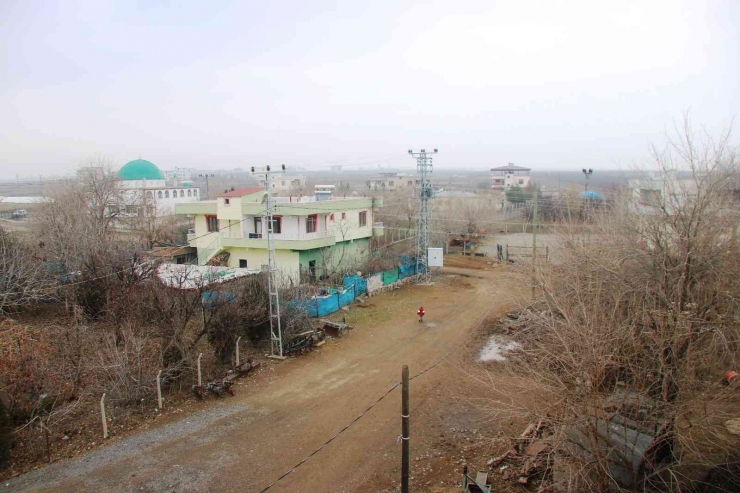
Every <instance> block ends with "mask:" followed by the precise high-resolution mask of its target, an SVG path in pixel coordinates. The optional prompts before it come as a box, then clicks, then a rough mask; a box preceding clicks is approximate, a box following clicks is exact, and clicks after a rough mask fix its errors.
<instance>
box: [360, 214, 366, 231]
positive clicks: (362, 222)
mask: <svg viewBox="0 0 740 493" xmlns="http://www.w3.org/2000/svg"><path fill="white" fill-rule="evenodd" d="M363 226H367V211H362V212H360V227H363Z"/></svg>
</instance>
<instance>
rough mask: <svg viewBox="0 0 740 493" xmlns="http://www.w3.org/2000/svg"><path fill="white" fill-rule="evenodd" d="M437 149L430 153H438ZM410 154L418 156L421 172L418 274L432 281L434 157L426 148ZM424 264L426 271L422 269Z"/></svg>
mask: <svg viewBox="0 0 740 493" xmlns="http://www.w3.org/2000/svg"><path fill="white" fill-rule="evenodd" d="M437 152H438V151H437V149H434V152H431V153H429V154H437ZM409 154H410V155H411V156H413V157H415V158H416V170H417V171H418V172H419V178H420V184H419V187H418V188H417V189H416V190H417V194H418V195H419V197H418V198H419V216H418V218H417V221H416V274H417V279H418V280H419V282H430V281H431V280H432V272H431V270H429V262H428V258H429V246H430V244H429V228H430V226H431V221H432V208H431V206H430V204H429V200H430V199H432V198H433V197H434V189H433V188H432V182H431V179H430V178H429V176H428V175H429V174H431V173H432V158H431V156H428V155H427V151H426V149H421V150H420V151H418V152H414V151H413V150H411V149H409ZM422 266H423V269H424V272H422V271H421V269H422Z"/></svg>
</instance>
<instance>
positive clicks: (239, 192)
mask: <svg viewBox="0 0 740 493" xmlns="http://www.w3.org/2000/svg"><path fill="white" fill-rule="evenodd" d="M264 191H265V189H264V188H262V187H246V188H239V189H236V190H232V191H231V192H226V193H222V194H221V195H219V197H244V196H245V195H252V194H253V193H257V192H264Z"/></svg>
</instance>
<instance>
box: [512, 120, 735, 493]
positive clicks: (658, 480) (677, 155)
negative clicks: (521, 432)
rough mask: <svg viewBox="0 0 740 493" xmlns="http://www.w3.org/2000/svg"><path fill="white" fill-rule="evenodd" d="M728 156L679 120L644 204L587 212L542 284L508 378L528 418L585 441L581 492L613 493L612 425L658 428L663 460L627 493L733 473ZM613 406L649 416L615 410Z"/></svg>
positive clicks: (652, 460)
mask: <svg viewBox="0 0 740 493" xmlns="http://www.w3.org/2000/svg"><path fill="white" fill-rule="evenodd" d="M729 142H730V141H729V133H725V134H723V135H721V136H720V138H719V139H718V140H713V139H711V138H709V137H708V136H704V137H703V138H702V139H697V138H696V137H695V135H694V133H693V132H692V131H691V125H690V124H689V122H688V120H686V121H685V122H684V124H683V126H682V127H680V128H679V129H678V133H677V137H676V138H673V139H670V140H669V142H668V145H667V146H666V148H665V149H660V150H658V149H657V148H656V149H654V150H653V163H652V164H653V166H654V168H655V169H657V170H658V171H657V174H656V175H655V176H652V177H646V179H645V180H644V181H643V182H642V183H643V185H642V186H643V187H644V188H646V189H649V190H655V191H656V193H654V194H651V201H650V203H649V204H646V203H645V201H644V200H641V198H640V197H637V196H635V195H632V194H631V193H629V194H627V195H626V196H623V197H622V199H621V200H620V201H616V200H615V203H614V205H613V206H612V207H611V208H609V209H603V210H600V211H597V212H595V213H594V214H593V215H592V216H591V217H590V223H591V224H590V225H589V229H588V230H584V229H583V228H574V230H573V233H572V234H566V235H564V237H563V238H562V241H561V245H560V249H559V250H560V255H559V257H560V260H559V261H558V262H557V263H555V264H552V265H550V266H548V267H547V268H546V269H544V268H543V269H542V270H541V271H540V277H539V281H540V283H539V286H538V288H540V289H541V294H542V295H541V297H540V298H539V299H538V300H537V303H536V305H534V306H535V308H534V310H531V311H529V312H528V313H529V315H528V316H527V318H526V321H525V322H523V323H522V324H521V330H520V331H518V332H516V333H515V334H514V337H515V339H517V340H518V341H519V342H520V344H521V345H522V348H523V350H522V353H521V355H522V356H521V359H520V361H519V363H521V364H519V365H517V366H516V368H517V372H518V373H519V376H521V374H522V373H524V374H530V375H531V376H532V377H533V378H531V379H528V380H527V383H526V384H523V387H527V389H528V392H534V393H535V395H537V396H538V405H537V406H536V408H532V407H531V406H530V407H529V409H528V411H527V412H529V413H532V414H535V416H536V417H538V418H541V419H545V420H554V421H556V422H557V424H558V425H561V426H559V427H557V428H556V429H559V430H561V437H560V438H563V439H565V438H567V437H569V436H572V435H573V430H580V433H583V434H584V436H587V437H588V438H587V439H586V441H588V440H591V442H590V446H587V448H588V452H587V454H586V457H587V458H588V460H586V461H582V469H580V471H581V483H580V488H581V489H589V488H590V489H597V490H607V489H616V484H615V479H614V475H613V463H614V454H615V453H616V454H618V453H620V449H619V448H618V446H617V445H615V444H614V443H611V444H609V445H608V446H607V445H604V443H605V441H607V442H608V440H609V439H608V437H607V438H605V437H604V435H603V434H600V428H599V426H600V424H599V423H602V424H604V423H607V424H608V423H609V422H610V420H611V419H612V418H613V417H614V416H615V415H621V416H629V418H630V419H631V421H630V422H629V423H631V424H629V425H628V426H629V427H630V429H634V430H645V429H649V423H650V422H652V421H658V422H660V423H665V426H664V428H663V429H662V431H661V430H656V429H653V431H652V432H650V433H651V434H652V435H655V443H654V444H653V445H652V450H651V452H657V451H659V450H660V451H663V452H664V453H663V454H662V455H647V452H646V456H645V458H644V460H643V464H644V466H642V469H641V471H640V474H641V476H639V477H637V476H635V477H634V478H632V481H633V483H632V485H631V486H633V487H639V486H641V485H642V486H645V488H646V489H650V488H659V489H663V490H674V491H684V488H686V486H687V484H689V483H691V481H692V480H699V479H701V478H700V476H698V475H697V471H699V472H701V471H704V472H706V471H708V470H709V468H710V467H712V466H714V465H717V464H722V463H723V462H726V463H732V462H733V461H736V460H738V457H737V450H738V449H737V439H736V438H735V437H732V436H731V435H730V434H729V433H728V432H727V431H726V430H725V429H724V427H723V426H722V423H723V422H724V420H726V419H728V417H729V416H731V415H732V413H731V411H730V410H731V409H733V408H734V406H736V404H733V402H734V401H733V399H734V397H733V395H731V393H728V392H723V391H722V390H721V389H719V388H717V384H718V383H719V380H720V378H721V375H722V373H723V371H725V370H726V369H727V368H732V367H735V366H736V365H737V364H738V363H739V362H740V349H739V348H740V330H739V329H738V325H737V323H736V320H737V317H738V314H740V304H739V303H738V300H739V299H740V281H738V279H740V269H739V268H738V264H737V260H736V259H737V258H738V256H740V248H739V246H738V244H737V242H736V241H735V234H734V233H735V231H736V224H737V217H738V214H739V213H740V204H739V203H738V201H737V191H738V190H740V186H739V185H740V181H739V179H740V173H739V172H738V169H737V164H738V163H737V151H736V149H734V148H733V147H732V146H731V145H730V143H729ZM526 304H527V305H528V306H530V307H531V306H532V305H531V298H530V297H528V299H527V301H526ZM718 375H719V376H718ZM531 382H536V385H532V384H531ZM708 389H715V390H712V391H711V392H708ZM521 390H522V389H520V391H521ZM616 395H621V396H627V397H629V399H631V400H632V401H634V400H635V399H639V400H640V402H641V403H643V404H641V407H643V410H642V411H639V410H638V411H639V412H638V411H634V410H633V411H630V409H631V408H630V407H629V405H627V404H625V403H620V404H616V405H615V404H613V403H612V402H613V400H614V397H615V396H616ZM514 400H516V398H515V399H514ZM630 405H631V406H632V407H633V408H634V407H635V404H630ZM638 407H640V406H638ZM629 413H633V414H629ZM584 416H586V417H591V418H592V419H591V418H587V419H584ZM620 419H621V418H620ZM651 420H652V421H651ZM603 426H606V425H605V424H604V425H603ZM609 426H611V425H609ZM602 429H603V428H602ZM562 443H568V440H564V441H563V442H562ZM582 445H583V444H582ZM568 450H570V449H568V448H567V447H565V448H561V452H565V453H567V451H568ZM615 450H616V452H615ZM666 451H668V452H666ZM641 460H642V458H641ZM622 481H623V480H622ZM586 485H589V486H586ZM622 486H624V484H622Z"/></svg>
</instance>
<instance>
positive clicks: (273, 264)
mask: <svg viewBox="0 0 740 493" xmlns="http://www.w3.org/2000/svg"><path fill="white" fill-rule="evenodd" d="M252 173H256V174H258V175H264V176H265V192H267V195H265V215H264V217H263V223H262V230H263V231H266V232H267V292H268V294H269V298H270V353H271V355H272V356H277V357H279V358H282V357H283V331H282V327H281V326H280V294H279V292H278V291H279V290H278V283H277V281H276V279H275V274H276V273H277V270H278V265H277V259H276V258H275V239H274V237H273V233H274V232H273V225H274V219H273V211H274V207H275V203H274V202H273V201H272V200H270V177H271V176H272V175H277V174H282V173H285V165H284V164H283V165H282V166H281V169H280V170H278V171H271V170H270V166H266V167H265V170H264V171H257V172H255V170H254V167H252ZM264 221H266V224H265V222H264Z"/></svg>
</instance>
